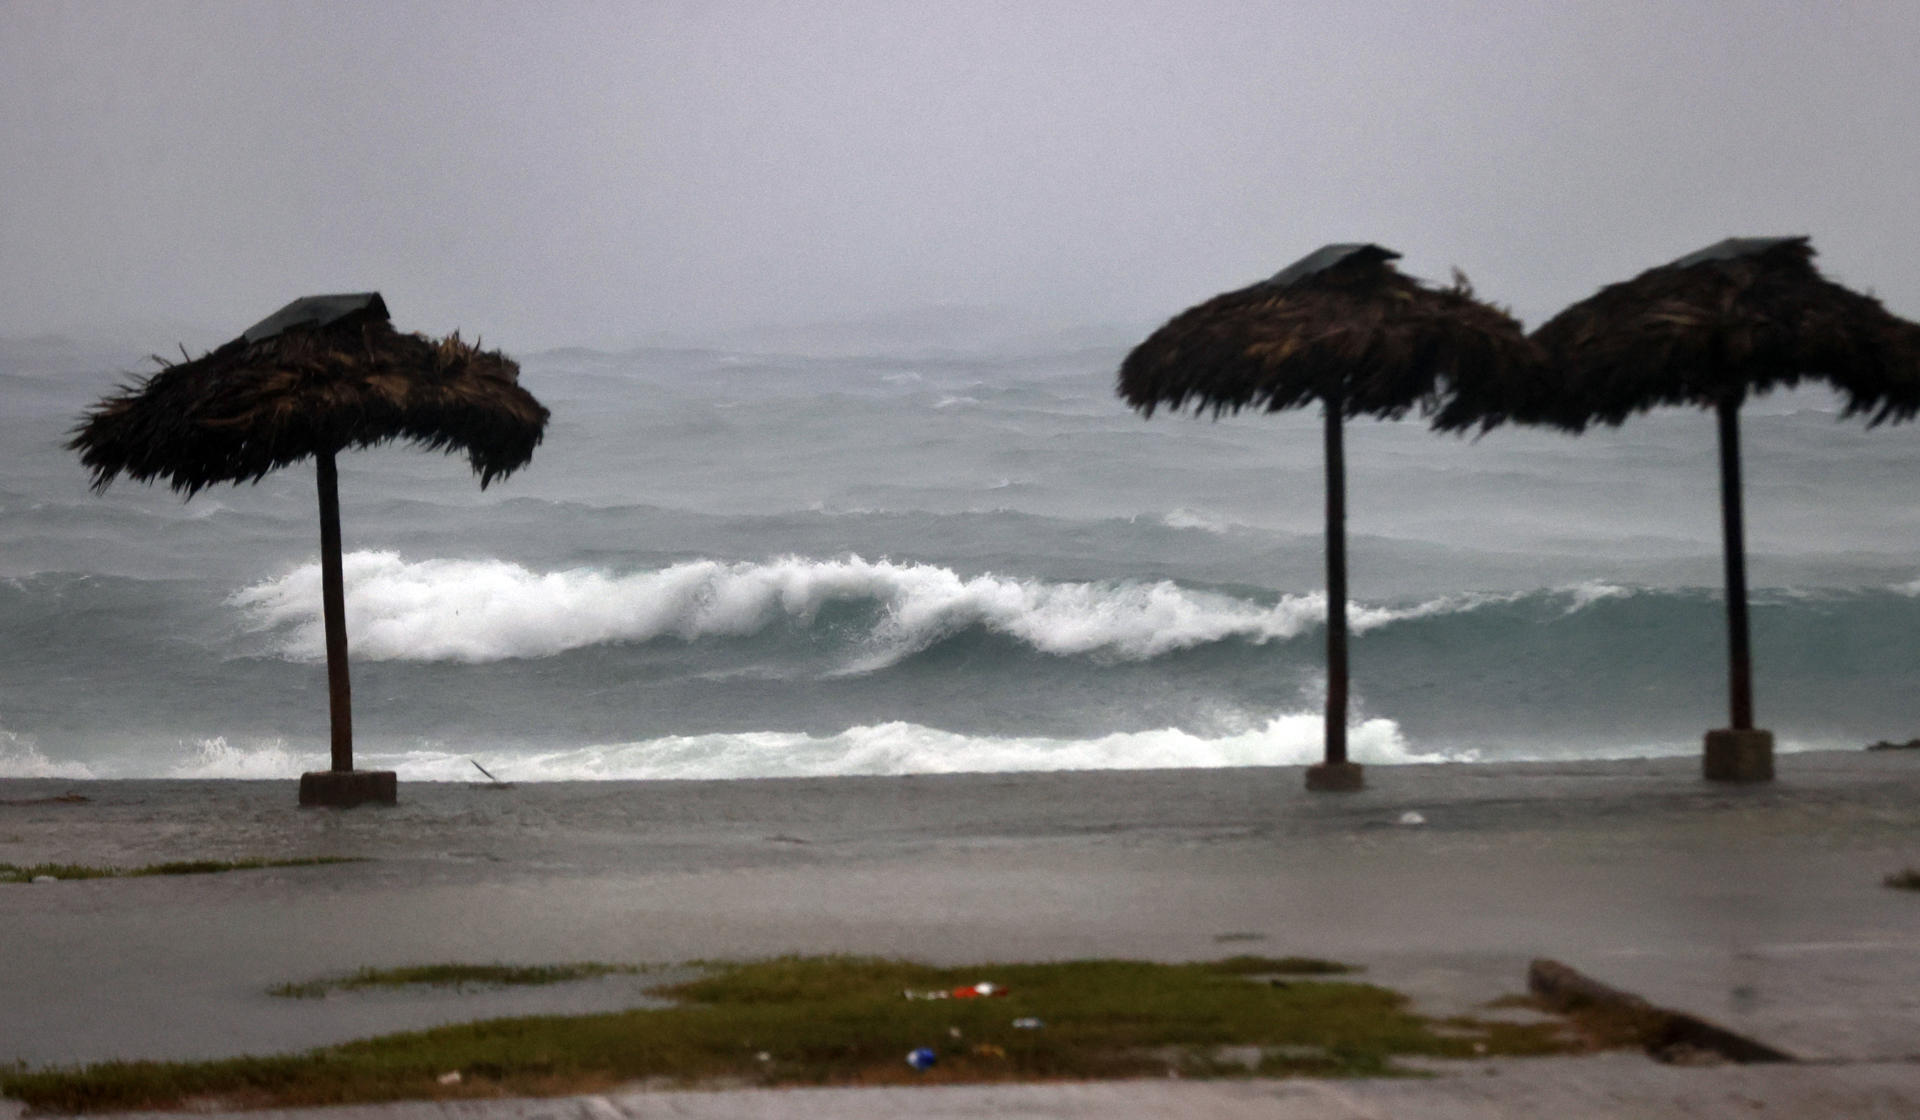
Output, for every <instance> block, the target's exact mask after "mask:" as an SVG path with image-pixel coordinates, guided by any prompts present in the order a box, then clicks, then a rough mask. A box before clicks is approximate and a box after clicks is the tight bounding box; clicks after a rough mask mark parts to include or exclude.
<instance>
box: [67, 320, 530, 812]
mask: <svg viewBox="0 0 1920 1120" xmlns="http://www.w3.org/2000/svg"><path fill="white" fill-rule="evenodd" d="M162 366H163V368H162V369H161V370H160V371H159V372H157V373H155V374H153V375H152V376H150V377H147V378H145V379H144V380H141V381H138V382H136V383H134V384H131V385H128V386H125V387H124V388H122V389H121V390H120V391H119V392H117V393H114V394H113V395H111V396H108V397H107V398H106V399H104V400H102V401H101V402H100V403H99V404H97V405H95V406H94V407H93V408H92V409H91V410H89V411H88V412H87V414H86V415H85V416H83V417H82V418H81V421H80V423H79V425H78V426H77V427H75V429H74V431H73V435H72V438H71V440H69V442H68V445H67V446H68V447H69V448H70V449H71V450H73V451H77V452H79V453H80V460H81V462H82V463H84V464H85V465H86V466H87V467H88V469H89V470H91V471H92V473H93V488H94V489H95V490H96V491H103V490H105V489H106V488H107V487H108V486H109V485H111V484H112V482H113V480H114V479H115V478H117V477H119V476H120V475H123V474H124V475H126V476H127V477H128V478H131V479H134V480H136V481H139V482H154V481H157V480H162V479H164V480H165V481H166V482H167V484H168V485H169V486H170V487H172V488H173V489H174V490H176V491H178V492H180V493H182V494H184V495H186V496H187V497H188V498H191V497H193V495H194V494H196V493H198V492H199V491H201V490H203V489H205V488H207V487H208V486H213V485H216V484H218V483H224V482H230V483H234V484H239V483H242V482H258V481H259V480H260V479H261V478H262V477H264V476H265V475H266V474H267V473H268V472H270V471H273V470H276V469H278V468H280V467H284V466H288V465H290V464H292V463H296V462H299V461H300V460H302V459H306V458H309V457H311V458H312V459H313V461H314V471H315V475H316V478H317V481H318V484H319V491H320V571H321V598H322V611H323V615H324V619H325V630H326V641H327V681H328V693H329V710H330V715H331V721H330V722H331V725H332V757H333V769H334V771H336V772H350V771H352V770H353V718H352V703H351V695H350V689H349V686H348V679H347V629H346V608H345V593H344V590H343V581H342V578H341V571H340V498H339V475H338V469H337V467H336V465H335V462H334V457H335V455H336V454H337V453H338V452H340V451H342V450H344V449H347V448H351V447H372V446H375V445H378V444H382V443H386V442H389V441H391V440H405V441H409V442H411V443H414V444H417V445H419V446H421V447H424V448H427V449H429V450H441V451H447V452H449V453H451V452H454V451H464V452H465V453H466V456H467V461H468V462H469V463H471V464H472V465H473V469H474V471H475V473H477V474H478V475H479V476H480V485H481V486H482V487H485V486H486V485H487V484H488V483H490V482H492V481H493V480H494V479H495V478H499V477H502V476H504V475H507V474H511V473H512V472H513V471H515V470H517V469H518V468H520V467H522V466H524V465H526V463H527V461H528V460H529V459H530V458H532V456H533V449H534V447H535V446H537V445H538V444H539V443H540V438H541V435H542V434H543V433H544V432H545V430H546V424H547V410H546V409H545V408H544V407H543V406H542V405H541V404H540V402H539V401H537V400H535V399H534V398H533V395H532V394H531V393H528V392H527V391H526V390H525V389H523V388H521V387H520V384H519V380H518V379H519V373H520V367H519V366H518V365H517V364H515V363H514V361H513V360H512V359H510V358H508V357H506V356H505V355H503V354H501V353H499V352H498V351H488V350H482V349H480V348H479V347H478V346H476V345H471V344H469V343H467V342H464V341H462V340H461V338H460V336H459V335H458V334H454V335H451V336H449V337H447V338H444V339H438V340H435V339H430V338H426V337H424V336H422V335H417V334H401V333H400V332H398V331H396V330H394V329H393V326H392V324H391V323H389V322H388V320H387V305H386V301H384V300H382V299H381V298H380V295H379V293H377V292H365V293H359V294H353V295H338V296H309V297H307V298H305V299H299V300H295V301H294V302H292V303H290V304H288V305H287V306H285V307H283V308H281V309H280V310H279V311H277V312H275V313H274V314H273V315H271V316H269V317H268V318H266V319H263V320H261V321H260V322H259V323H257V324H255V325H254V326H253V327H251V328H249V329H248V330H247V331H246V332H245V333H243V334H242V335H241V336H240V337H238V338H236V339H234V340H233V341H231V342H229V343H227V344H225V345H223V346H221V347H220V348H219V349H217V350H214V351H211V352H209V353H207V354H204V355H202V356H201V357H199V358H194V359H191V360H188V361H183V362H179V363H176V364H168V363H165V362H164V361H163V362H162ZM320 776H321V777H324V775H320ZM309 777H313V775H310V776H309ZM384 777H385V778H386V784H385V785H384V787H378V785H377V783H376V784H375V786H373V787H369V788H383V789H384V790H385V792H384V793H381V794H377V795H376V796H377V797H378V799H382V800H388V801H390V800H392V792H391V790H392V780H391V779H392V776H391V775H390V774H387V775H385V776H384ZM309 788H310V784H309V782H308V781H307V780H306V779H303V780H302V783H301V796H302V801H303V803H305V802H307V800H308V796H309ZM355 796H357V795H355Z"/></svg>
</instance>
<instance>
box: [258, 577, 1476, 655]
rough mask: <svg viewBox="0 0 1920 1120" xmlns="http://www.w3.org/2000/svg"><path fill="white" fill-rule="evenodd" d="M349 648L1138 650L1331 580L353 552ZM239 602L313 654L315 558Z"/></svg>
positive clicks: (1376, 616)
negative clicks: (1210, 580)
mask: <svg viewBox="0 0 1920 1120" xmlns="http://www.w3.org/2000/svg"><path fill="white" fill-rule="evenodd" d="M344 572H345V582H346V606H347V627H348V632H349V633H350V634H351V635H352V639H353V652H354V656H355V657H358V658H371V659H374V660H411V661H462V662H482V661H498V660H503V659H506V658H528V657H547V656H552V655H553V654H557V653H561V652H563V651H565V650H570V649H579V648H583V647H587V646H593V645H600V644H605V643H611V642H646V641H651V640H654V639H656V638H669V637H670V638H679V639H682V640H686V641H693V640H698V639H703V638H724V637H743V636H747V635H751V634H756V633H759V632H761V631H762V630H765V629H767V628H768V627H770V626H773V625H775V624H778V623H781V622H785V623H788V624H791V625H797V626H802V627H804V626H807V625H809V624H811V623H812V622H813V620H814V618H815V617H816V616H817V615H818V613H819V612H820V610H821V609H822V608H823V607H825V606H827V605H829V604H836V603H845V604H866V605H870V606H872V607H874V608H876V609H877V611H878V612H879V613H878V615H877V619H876V621H875V622H874V623H873V625H872V627H871V629H870V631H869V632H867V633H866V634H865V635H864V636H863V638H862V646H861V648H859V649H857V650H853V651H851V657H850V661H849V665H848V669H849V670H850V671H856V672H858V671H870V670H873V669H876V668H880V667H884V666H886V665H889V664H892V663H894V662H896V661H898V660H899V659H900V658H902V657H905V656H908V655H910V654H912V653H915V652H917V651H919V650H922V649H926V648H928V647H929V646H931V645H933V644H934V643H936V642H938V641H940V640H941V639H942V638H945V637H947V636H949V635H952V634H954V633H957V632H959V631H961V630H964V629H967V628H969V627H975V626H978V627H982V628H985V629H987V630H990V631H992V632H995V633H999V634H1004V635H1007V636H1009V637H1012V638H1015V639H1017V640H1019V641H1021V642H1024V643H1026V644H1027V645H1029V646H1031V647H1032V648H1034V649H1036V650H1039V651H1040V652H1043V653H1048V654H1054V655H1056V656H1062V657H1068V656H1078V655H1090V656H1095V657H1101V658H1110V659H1114V660H1123V661H1142V660H1149V659H1152V658H1155V657H1159V656H1162V655H1164V654H1166V653H1169V652H1172V651H1176V650H1182V649H1190V648H1193V647H1195V646H1200V645H1205V644H1208V643H1212V642H1219V641H1224V640H1228V639H1239V640H1243V641H1251V642H1255V643H1264V642H1270V641H1276V640H1285V639H1287V638H1292V637H1294V636H1296V635H1298V634H1300V633H1301V632H1302V631H1304V630H1307V629H1308V628H1310V627H1314V626H1318V625H1320V624H1322V623H1323V622H1324V621H1325V619H1326V598H1325V596H1324V595H1322V594H1320V593H1317V592H1316V593H1312V594H1306V595H1285V596H1282V597H1281V598H1280V599H1279V600H1278V601H1277V602H1274V603H1262V602H1257V601H1254V600H1250V599H1244V598H1238V597H1235V596H1232V595H1227V594H1223V593H1220V592H1214V591H1205V590H1199V589H1194V588H1186V587H1182V586H1180V585H1179V584H1176V583H1173V582H1172V581H1170V580H1162V581H1159V582H1154V583H1146V582H1140V581H1102V582H1094V583H1054V582H1048V581H1044V580H1035V579H1021V578H1014V577H1007V576H997V575H992V574H987V575H979V576H973V577H962V576H961V575H959V574H958V573H956V572H954V571H953V570H951V569H949V568H944V567H939V566H936V565H931V564H902V563H895V562H892V561H888V560H880V561H868V560H863V559H861V558H859V557H857V556H855V557H847V558H845V559H838V560H810V559H805V558H801V557H785V558H782V559H778V560H771V561H767V562H764V563H731V564H730V563H721V562H719V561H712V560H700V561H692V562H688V563H683V564H676V565H673V566H672V567H669V568H665V569H662V570H659V571H646V572H635V573H630V574H626V575H612V574H608V573H605V572H600V571H595V570H590V569H572V570H566V571H557V572H536V571H532V570H529V569H527V568H524V567H521V566H520V565H518V564H510V563H507V562H504V561H499V560H419V561H409V560H404V559H402V558H401V557H399V556H397V555H395V554H394V553H391V552H355V553H351V554H349V555H348V556H347V557H346V558H345V561H344ZM1496 598H1497V597H1489V596H1474V595H1456V596H1446V597H1443V598H1439V599H1434V600H1431V601H1428V602H1425V603H1419V604H1415V605H1412V606H1408V607H1370V606H1364V605H1355V606H1353V607H1352V609H1351V610H1350V611H1349V622H1350V625H1351V626H1352V628H1353V630H1354V631H1355V632H1365V631H1367V630H1370V629H1373V628H1375V627H1379V626H1383V625H1386V624H1388V623H1390V622H1395V621H1401V620H1406V619H1412V618H1422V617H1426V616H1429V615H1434V614H1444V613H1449V612H1454V611H1460V610H1471V609H1473V608H1475V607H1477V606H1479V605H1481V604H1483V603H1486V602H1490V601H1494V600H1495V599H1496ZM234 602H235V603H236V604H237V605H238V606H240V607H241V608H242V609H243V610H244V612H245V613H246V615H247V616H248V618H249V620H250V622H251V624H252V625H253V626H254V627H256V628H258V629H261V630H268V631H273V632H276V633H280V634H282V645H281V649H282V652H284V653H285V654H286V655H287V656H290V657H296V658H302V659H318V658H320V657H321V656H322V655H323V651H324V648H325V646H324V635H323V633H322V627H321V621H320V617H319V606H320V571H319V566H318V565H313V564H310V565H306V566H304V567H301V568H298V569H295V570H294V571H293V572H291V573H289V574H287V575H285V576H282V577H280V578H278V579H272V580H267V581H265V582H263V583H259V584H256V585H254V586H252V587H249V588H247V589H245V590H244V591H241V592H240V593H239V594H237V595H236V596H234Z"/></svg>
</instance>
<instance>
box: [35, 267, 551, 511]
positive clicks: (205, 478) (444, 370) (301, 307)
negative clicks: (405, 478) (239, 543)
mask: <svg viewBox="0 0 1920 1120" xmlns="http://www.w3.org/2000/svg"><path fill="white" fill-rule="evenodd" d="M162 364H163V365H164V366H165V368H163V369H161V370H160V371H159V372H157V373H155V374H153V375H152V376H150V377H147V378H144V379H142V380H140V381H138V382H136V383H134V384H131V385H128V386H126V387H125V388H123V389H122V390H121V391H120V392H118V393H115V394H114V395H112V396H110V397H107V398H106V399H105V400H103V401H101V402H100V403H99V404H98V405H96V406H95V407H94V408H93V409H92V410H90V411H89V412H88V413H87V414H86V416H85V417H83V418H82V420H81V423H80V425H79V426H78V427H77V428H76V429H75V430H74V433H73V438H72V439H71V441H70V442H69V443H68V447H69V448H70V449H71V450H74V451H78V452H79V453H80V458H81V461H82V462H84V463H85V464H86V466H87V467H89V468H90V469H91V470H92V472H93V486H94V489H96V490H103V489H105V488H106V487H107V486H108V484H110V483H111V482H112V481H113V480H114V478H116V477H117V476H119V475H121V474H125V475H126V476H127V477H129V478H132V479H135V480H137V481H141V482H150V481H153V480H154V479H165V480H166V481H167V483H168V484H169V485H170V486H172V488H173V489H175V490H178V491H182V492H184V493H186V494H187V495H189V496H191V495H192V494H194V493H196V492H197V491H199V490H201V489H203V488H205V487H208V486H211V485H214V484H216V483H221V482H233V483H239V482H258V481H259V480H260V479H261V477H262V476H264V475H266V474H267V473H268V472H269V471H272V470H275V469H277V468H279V467H284V466H287V465H288V464H290V463H295V462H298V461H299V460H301V459H304V458H307V457H308V456H311V455H315V454H317V453H321V452H335V451H340V450H342V449H345V448H348V447H369V446H373V445H375V444H381V443H386V442H387V441H389V440H409V441H412V442H413V443H416V444H418V445H420V446H422V447H425V448H427V449H429V450H445V451H447V452H449V453H451V452H453V451H455V450H460V451H465V452H466V454H467V459H468V461H469V462H471V463H472V465H473V469H474V471H475V472H476V473H478V474H479V475H480V485H481V486H483V487H484V486H486V485H487V484H488V483H489V482H492V481H493V480H494V479H495V478H496V477H500V476H504V475H507V474H510V473H512V472H513V471H514V470H515V469H517V468H519V467H521V466H524V465H525V464H526V462H527V461H528V459H530V458H531V457H532V455H533V449H534V447H535V446H537V445H538V444H539V442H540V437H541V434H542V432H543V431H544V429H545V427H546V422H547V410H546V409H545V408H544V407H542V406H541V404H540V402H539V401H537V400H535V399H534V398H533V395H532V394H530V393H528V392H527V391H526V390H525V389H523V388H521V387H520V385H519V384H518V377H519V372H520V367H519V366H518V365H517V364H516V363H515V362H514V361H513V360H512V359H511V358H508V357H506V356H504V355H503V354H501V353H500V352H499V351H488V350H481V349H479V348H478V347H477V346H474V345H471V344H469V343H467V342H465V341H463V340H462V339H461V338H460V336H459V334H458V333H455V334H454V335H452V336H450V337H448V338H445V339H441V340H438V341H435V340H432V339H428V338H426V337H424V336H421V335H417V334H401V333H399V332H398V331H395V330H394V329H393V326H392V324H390V323H389V322H388V321H387V309H386V305H385V304H384V303H383V302H381V300H380V298H379V296H378V295H377V294H369V295H366V296H357V297H318V298H314V299H308V300H299V301H295V303H293V304H289V305H288V307H286V308H284V309H282V310H281V312H279V313H276V314H275V315H274V316H272V317H270V318H268V319H266V320H264V321H262V322H261V323H260V324H258V325H257V326H255V327H254V328H253V329H251V330H249V331H248V332H247V333H246V334H244V335H242V336H240V337H239V338H236V339H234V340H233V341H232V342H229V343H227V344H225V345H224V346H221V347H220V348H219V349H217V350H214V351H213V352H211V353H208V354H205V355H203V356H201V357H199V358H196V359H193V360H191V361H183V362H179V363H177V364H166V363H164V362H163V363H162Z"/></svg>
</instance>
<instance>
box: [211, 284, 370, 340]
mask: <svg viewBox="0 0 1920 1120" xmlns="http://www.w3.org/2000/svg"><path fill="white" fill-rule="evenodd" d="M357 311H370V312H372V313H373V314H375V315H378V316H379V317H380V318H382V319H385V318H388V317H389V316H388V315H387V302H386V301H385V300H383V299H381V298H380V293H379V292H354V293H351V294H347V295H334V296H302V297H301V298H299V299H296V300H294V301H293V302H292V303H289V304H287V305H286V306H285V307H282V308H281V309H280V310H278V311H276V312H274V313H273V314H271V315H269V316H267V317H266V318H264V319H262V320H260V321H259V322H258V323H255V324H254V325H253V326H251V327H248V328H247V331H246V333H245V334H243V335H241V336H240V337H241V338H244V339H246V340H247V341H248V342H259V341H260V340H261V339H263V338H272V337H273V336H274V335H276V334H279V333H280V332H281V331H284V330H286V329H287V328H289V327H303V326H315V327H324V326H326V325H327V324H328V323H331V322H334V321H335V320H338V319H344V318H346V317H347V316H349V315H352V314H353V313H355V312H357Z"/></svg>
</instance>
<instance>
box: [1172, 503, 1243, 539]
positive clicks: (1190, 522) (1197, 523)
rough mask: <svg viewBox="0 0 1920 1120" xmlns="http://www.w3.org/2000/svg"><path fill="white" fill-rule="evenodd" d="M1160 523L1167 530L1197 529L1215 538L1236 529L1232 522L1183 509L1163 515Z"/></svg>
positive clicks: (1197, 511)
mask: <svg viewBox="0 0 1920 1120" xmlns="http://www.w3.org/2000/svg"><path fill="white" fill-rule="evenodd" d="M1160 522H1161V524H1163V525H1165V526H1166V527H1167V528H1169V529H1199V530H1200V531H1202V532H1206V533H1212V534H1214V535H1215V536H1225V535H1227V534H1228V533H1230V532H1233V531H1234V530H1235V529H1236V528H1238V526H1236V525H1235V524H1234V523H1233V522H1231V521H1228V520H1226V519H1224V518H1220V517H1215V516H1213V515H1212V514H1208V513H1203V512H1200V511H1199V510H1191V509H1186V508H1184V507H1183V508H1181V509H1176V510H1174V511H1173V512H1171V513H1169V514H1167V515H1165V516H1164V517H1162V518H1161V519H1160Z"/></svg>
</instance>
